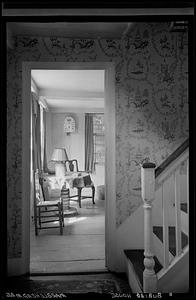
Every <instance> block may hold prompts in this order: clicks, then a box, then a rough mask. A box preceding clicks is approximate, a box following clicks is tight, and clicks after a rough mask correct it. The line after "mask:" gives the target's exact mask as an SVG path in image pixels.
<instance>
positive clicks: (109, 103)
mask: <svg viewBox="0 0 196 300" xmlns="http://www.w3.org/2000/svg"><path fill="white" fill-rule="evenodd" d="M33 69H46V70H47V69H50V70H51V69H54V70H58V69H61V70H63V69H65V70H66V69H68V70H72V69H74V70H78V69H79V70H94V69H95V70H96V69H97V70H105V97H104V98H105V120H106V122H105V136H106V144H105V149H106V151H105V159H106V167H105V187H106V190H105V196H106V201H105V214H106V215H105V259H106V260H105V266H106V267H107V268H108V269H109V270H112V266H113V265H114V264H115V251H114V249H115V238H114V236H115V202H114V199H115V89H114V87H115V84H114V82H115V81H114V74H115V73H114V64H113V63H57V62H52V63H43V62H25V63H23V112H25V113H24V114H23V168H22V170H23V174H22V175H23V176H22V178H23V194H22V195H23V197H22V199H23V224H24V226H23V262H24V264H25V268H26V270H27V272H29V266H30V237H29V232H30V224H29V220H30V213H29V212H30V201H25V199H29V198H30V197H29V195H30V182H28V180H27V178H30V167H29V161H30V153H29V151H28V150H29V148H28V146H27V145H30V134H29V133H30V122H29V120H30V101H26V99H29V95H30V90H31V84H30V78H31V70H33ZM27 142H28V143H27ZM65 272H66V270H65Z"/></svg>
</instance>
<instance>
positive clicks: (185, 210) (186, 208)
mask: <svg viewBox="0 0 196 300" xmlns="http://www.w3.org/2000/svg"><path fill="white" fill-rule="evenodd" d="M180 208H181V210H182V211H184V212H185V213H187V212H188V205H187V203H180Z"/></svg>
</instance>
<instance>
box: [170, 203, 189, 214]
mask: <svg viewBox="0 0 196 300" xmlns="http://www.w3.org/2000/svg"><path fill="white" fill-rule="evenodd" d="M173 206H174V207H175V203H173ZM180 209H181V210H182V211H183V212H185V213H187V212H188V205H187V202H182V203H180Z"/></svg>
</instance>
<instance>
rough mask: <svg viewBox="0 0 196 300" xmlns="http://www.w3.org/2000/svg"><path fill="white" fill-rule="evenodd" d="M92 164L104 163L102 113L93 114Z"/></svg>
mask: <svg viewBox="0 0 196 300" xmlns="http://www.w3.org/2000/svg"><path fill="white" fill-rule="evenodd" d="M93 139H94V164H95V165H96V164H101V165H103V164H104V163H105V147H104V114H93Z"/></svg>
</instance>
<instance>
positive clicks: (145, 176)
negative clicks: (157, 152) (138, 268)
mask: <svg viewBox="0 0 196 300" xmlns="http://www.w3.org/2000/svg"><path fill="white" fill-rule="evenodd" d="M141 183H142V199H143V202H144V204H143V207H144V257H145V258H144V267H145V269H144V272H143V290H144V292H145V293H153V292H156V291H157V275H156V274H155V271H154V265H155V261H154V258H153V256H154V255H153V246H152V234H153V231H152V201H153V200H154V195H155V164H154V163H143V165H142V168H141Z"/></svg>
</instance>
